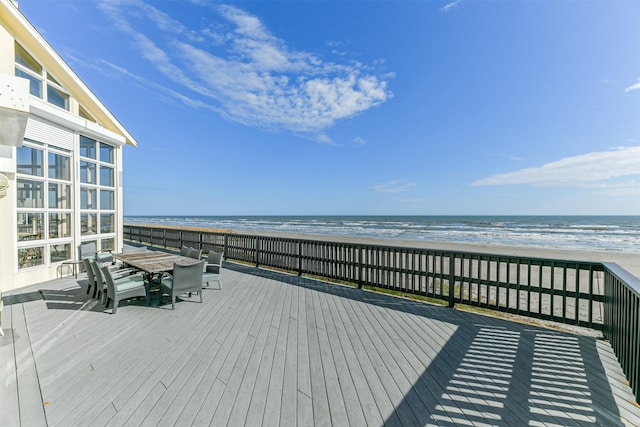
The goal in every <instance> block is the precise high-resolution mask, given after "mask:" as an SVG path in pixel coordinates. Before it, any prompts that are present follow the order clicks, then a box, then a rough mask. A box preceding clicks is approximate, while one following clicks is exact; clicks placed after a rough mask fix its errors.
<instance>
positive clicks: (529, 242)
mask: <svg viewBox="0 0 640 427" xmlns="http://www.w3.org/2000/svg"><path fill="white" fill-rule="evenodd" d="M596 218H597V220H594V217H561V218H558V217H504V218H502V217H501V218H492V217H398V218H392V217H380V218H376V217H353V216H350V217H339V216H336V217H327V216H322V217H306V216H302V217H294V216H287V217H246V216H238V217H228V216H227V217H207V216H193V217H180V216H153V217H143V216H127V217H125V222H126V223H134V224H135V223H137V224H155V225H162V224H166V225H188V226H197V227H205V228H223V229H231V230H239V231H256V232H259V231H274V232H289V233H301V234H323V235H338V236H354V237H372V238H382V239H400V240H420V241H428V240H431V241H444V242H460V243H490V244H505V245H514V246H534V247H549V248H566V249H585V250H604V251H615V252H627V253H640V217H596Z"/></svg>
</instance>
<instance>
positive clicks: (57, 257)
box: [16, 140, 95, 269]
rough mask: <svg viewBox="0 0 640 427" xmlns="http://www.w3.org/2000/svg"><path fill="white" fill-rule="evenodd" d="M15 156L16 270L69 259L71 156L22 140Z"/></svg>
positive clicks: (70, 243)
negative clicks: (16, 162)
mask: <svg viewBox="0 0 640 427" xmlns="http://www.w3.org/2000/svg"><path fill="white" fill-rule="evenodd" d="M16 153H17V161H18V167H17V168H16V208H17V213H16V215H17V217H16V228H17V230H16V231H17V241H18V268H19V269H24V268H31V267H37V266H41V265H45V264H47V263H50V262H59V261H64V260H67V259H70V258H71V248H72V246H73V245H72V239H73V214H72V208H73V200H72V194H73V184H72V182H71V177H72V176H73V173H72V171H71V167H72V166H71V165H72V163H71V154H70V152H69V151H67V150H64V149H62V148H57V147H52V146H51V147H50V146H48V145H47V144H41V143H38V142H35V141H31V140H25V141H24V143H23V146H22V147H18V148H16ZM94 198H95V197H94Z"/></svg>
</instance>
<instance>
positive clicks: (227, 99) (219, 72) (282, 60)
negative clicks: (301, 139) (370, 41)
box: [100, 0, 393, 140]
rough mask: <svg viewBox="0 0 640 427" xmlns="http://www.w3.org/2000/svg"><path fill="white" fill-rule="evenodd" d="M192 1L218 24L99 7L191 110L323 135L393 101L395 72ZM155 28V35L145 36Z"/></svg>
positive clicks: (135, 4) (129, 7)
mask: <svg viewBox="0 0 640 427" xmlns="http://www.w3.org/2000/svg"><path fill="white" fill-rule="evenodd" d="M191 3H192V5H194V6H195V7H206V8H207V12H206V13H202V16H203V17H205V16H206V17H207V18H206V19H214V18H215V21H208V22H203V23H202V24H201V25H202V27H201V28H199V29H194V28H189V27H187V26H186V25H184V24H183V23H181V22H179V21H177V20H176V19H174V18H172V17H171V16H169V15H167V14H165V13H164V12H162V11H161V10H159V9H158V8H156V7H154V6H151V5H149V4H146V3H144V2H143V1H141V0H103V1H102V2H101V3H100V7H101V9H102V10H103V11H104V12H105V13H106V14H107V15H108V16H109V17H110V18H111V19H112V20H113V22H114V23H115V27H116V28H117V29H118V30H119V31H121V32H123V33H125V34H127V35H128V36H129V37H130V39H131V40H132V43H133V46H134V48H135V49H136V50H137V51H138V52H139V53H140V55H141V56H142V57H143V58H144V59H146V60H147V61H148V62H149V63H150V64H152V65H153V67H154V68H155V69H156V70H157V71H158V72H160V73H161V74H162V75H163V76H164V78H166V79H168V82H167V84H166V85H168V84H171V85H172V86H174V89H173V91H174V93H175V95H176V99H179V100H180V101H181V102H184V103H185V104H188V105H189V106H190V107H197V106H199V105H209V106H211V107H212V109H214V110H217V111H218V112H219V113H220V114H222V115H223V116H225V118H227V119H228V120H231V121H235V122H239V123H242V124H245V125H247V126H257V127H262V128H268V129H274V130H283V129H284V130H289V131H293V132H298V133H319V132H322V131H323V130H326V129H328V128H330V127H331V126H333V125H334V124H335V123H336V122H337V121H339V120H342V119H346V118H349V117H353V116H354V115H357V114H359V113H362V112H364V111H366V110H368V109H370V108H373V107H375V106H378V105H381V104H382V103H384V102H385V101H387V100H388V99H390V98H391V97H392V93H391V91H390V90H389V89H388V82H389V80H390V79H391V78H392V77H393V74H386V75H380V76H379V75H376V74H375V72H374V70H373V68H372V67H370V66H366V65H364V64H362V63H360V62H357V61H354V60H348V59H345V60H344V63H336V62H330V61H325V60H323V59H322V58H321V57H320V56H318V55H315V54H313V53H309V52H304V51H297V50H292V49H290V48H289V47H288V46H287V44H286V42H285V41H284V40H282V39H279V38H278V37H276V36H274V35H273V34H271V32H270V31H269V29H268V28H267V27H266V26H265V25H264V24H263V23H262V21H260V19H259V18H258V17H256V16H253V15H251V14H249V13H247V12H245V11H244V10H241V9H239V8H237V7H234V6H228V5H215V4H213V3H208V2H202V1H192V2H191ZM211 10H213V12H214V13H211ZM203 21H205V18H203ZM150 25H152V26H153V27H154V30H153V31H152V30H148V31H146V32H143V30H142V28H149V26H150ZM166 85H165V86H166ZM325 137H326V136H321V137H320V138H316V139H318V140H322V139H324V138H325Z"/></svg>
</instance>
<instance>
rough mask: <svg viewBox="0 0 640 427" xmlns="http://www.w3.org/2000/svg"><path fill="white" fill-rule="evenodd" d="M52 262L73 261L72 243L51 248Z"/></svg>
mask: <svg viewBox="0 0 640 427" xmlns="http://www.w3.org/2000/svg"><path fill="white" fill-rule="evenodd" d="M49 252H50V253H51V262H60V261H66V260H68V259H71V243H62V244H59V245H51V246H49Z"/></svg>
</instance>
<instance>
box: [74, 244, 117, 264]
mask: <svg viewBox="0 0 640 427" xmlns="http://www.w3.org/2000/svg"><path fill="white" fill-rule="evenodd" d="M78 256H79V257H80V259H84V258H95V259H96V261H98V262H99V263H104V262H113V257H112V256H111V252H98V250H97V248H96V242H87V243H80V244H79V245H78Z"/></svg>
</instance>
